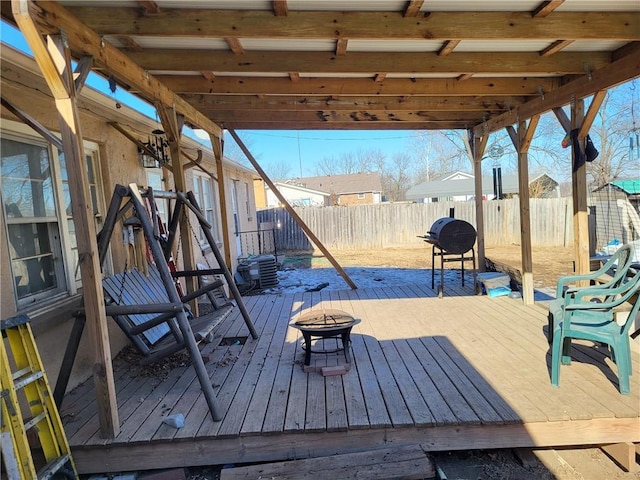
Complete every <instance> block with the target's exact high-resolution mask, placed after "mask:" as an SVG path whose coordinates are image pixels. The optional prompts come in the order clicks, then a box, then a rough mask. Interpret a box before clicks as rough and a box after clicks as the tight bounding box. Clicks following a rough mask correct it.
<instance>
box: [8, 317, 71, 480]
mask: <svg viewBox="0 0 640 480" xmlns="http://www.w3.org/2000/svg"><path fill="white" fill-rule="evenodd" d="M29 322H30V319H29V317H28V316H26V315H18V316H16V317H12V318H9V319H7V320H0V330H1V331H2V338H0V404H1V406H2V412H1V413H2V417H1V418H2V430H1V437H0V438H1V440H2V461H3V464H4V474H6V475H7V476H8V478H9V480H32V479H36V478H37V479H38V480H43V479H48V478H51V477H53V476H54V475H56V474H58V476H60V475H62V476H64V477H66V478H78V474H77V472H76V469H75V465H74V464H73V460H72V458H71V450H70V449H69V443H68V442H67V437H66V436H65V433H64V430H63V428H62V421H61V420H60V415H59V413H58V409H57V408H56V404H55V403H54V400H53V396H52V394H51V388H50V386H49V381H48V380H47V376H46V374H45V372H44V369H43V367H42V360H41V359H40V354H39V353H38V349H37V347H36V344H35V340H34V338H33V332H32V331H31V325H30V323H29ZM5 338H6V340H5ZM12 368H14V370H12ZM22 406H23V407H24V410H25V414H24V415H23V410H22ZM27 406H28V408H27ZM25 418H26V419H27V420H26V421H25ZM29 430H33V431H34V432H36V433H37V438H38V440H39V447H40V448H41V449H42V455H43V456H44V461H42V462H41V463H44V465H42V466H40V465H39V468H38V470H36V466H35V463H34V458H33V457H34V456H33V454H32V450H31V447H30V441H29V440H30V439H29V437H30V435H29V436H28V434H27V432H28V431H29ZM31 437H32V438H31V441H32V443H36V445H35V446H34V447H33V448H34V450H35V449H37V448H38V445H37V442H35V436H31Z"/></svg>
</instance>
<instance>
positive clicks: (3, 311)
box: [0, 44, 257, 388]
mask: <svg viewBox="0 0 640 480" xmlns="http://www.w3.org/2000/svg"><path fill="white" fill-rule="evenodd" d="M1 57H2V58H1V60H2V77H1V81H2V83H1V86H2V97H3V98H4V99H6V100H8V101H9V102H10V103H11V104H13V105H14V106H15V107H17V108H18V109H19V110H20V111H22V112H23V113H24V114H27V115H28V116H30V117H31V118H33V119H34V120H35V121H36V122H37V123H39V124H40V125H42V126H43V127H44V129H45V130H49V131H50V132H51V133H52V134H53V135H54V136H58V137H59V134H58V133H57V131H58V129H59V120H58V113H57V110H56V107H55V103H54V101H53V99H52V97H51V96H50V94H48V92H49V89H48V87H47V86H46V84H45V82H44V80H43V78H42V76H41V73H40V70H39V69H38V67H37V66H36V63H35V62H34V60H33V59H32V58H30V57H28V56H26V55H24V54H22V53H20V52H18V51H16V50H13V49H12V48H10V47H8V46H6V45H4V44H3V45H2V50H1ZM115 103H116V102H115V100H114V99H113V98H111V97H109V96H106V95H104V94H102V93H99V92H97V91H95V90H92V89H91V88H90V87H89V86H85V87H84V88H83V89H82V91H81V94H80V96H79V99H78V107H79V115H80V122H81V125H82V129H83V131H82V134H83V138H84V148H85V159H86V166H87V172H88V177H89V190H90V193H91V200H92V204H93V209H94V212H93V213H94V219H95V226H96V231H99V230H100V228H101V226H102V224H103V222H104V219H105V213H106V207H107V205H108V203H109V200H110V198H111V195H112V192H113V190H114V187H115V186H116V185H117V184H121V185H129V184H131V183H136V184H138V185H139V186H152V187H153V188H154V189H159V190H170V189H175V186H174V184H173V176H172V174H171V173H170V172H169V171H168V170H167V169H164V168H144V167H143V166H142V163H141V160H142V159H141V157H140V156H139V154H138V148H137V146H136V144H135V143H134V142H132V141H131V140H130V139H128V138H127V137H125V136H124V135H123V134H122V133H120V132H119V131H117V130H116V129H115V128H112V127H111V126H109V123H110V122H116V123H117V124H118V125H120V127H121V128H123V129H125V130H126V131H127V132H128V133H129V135H130V136H132V137H135V138H136V139H138V140H139V141H142V142H146V141H147V138H148V136H149V135H150V133H151V131H152V130H154V129H156V128H158V123H157V121H155V120H154V119H151V118H149V117H146V116H144V115H142V114H140V113H139V112H137V111H135V110H133V109H131V108H129V107H127V106H124V105H123V106H121V107H119V108H116V106H115ZM1 118H2V122H1V124H0V185H1V189H0V195H1V197H2V208H0V273H1V276H0V318H3V319H4V318H8V317H11V316H13V315H15V314H16V313H18V312H20V313H27V314H29V316H30V317H31V318H32V320H33V326H34V331H35V334H36V340H37V341H38V343H39V347H40V354H41V356H42V357H43V362H44V364H45V367H49V366H51V367H52V368H51V369H50V377H49V380H50V381H51V382H52V383H55V381H56V375H57V372H58V367H59V365H60V362H61V359H62V356H63V354H64V347H65V345H66V341H67V338H68V332H69V330H70V328H71V324H72V322H73V316H72V314H71V312H72V311H74V310H75V309H77V306H78V304H79V301H80V300H81V289H82V282H81V279H80V275H79V268H78V254H77V247H76V241H75V232H76V226H75V224H74V219H73V216H72V214H71V208H70V207H71V199H70V195H69V185H68V181H67V172H66V164H65V157H64V152H63V151H62V150H58V148H56V147H55V146H53V145H52V144H50V143H48V142H47V141H46V140H45V139H44V138H43V137H42V136H41V135H40V134H38V133H37V132H36V131H35V130H33V129H32V128H31V127H30V126H28V125H27V124H26V123H25V122H23V121H21V120H20V119H19V118H18V117H16V116H15V115H14V114H12V113H10V112H9V111H8V110H7V109H5V108H4V107H3V108H2V111H1ZM31 124H32V125H34V124H33V123H31ZM181 145H182V148H183V150H184V151H186V152H190V153H191V154H192V156H194V157H195V152H196V151H197V150H202V151H203V155H202V160H201V162H200V164H199V165H200V167H202V168H199V167H192V168H189V169H186V171H185V176H186V185H187V186H188V188H189V189H190V190H193V192H194V195H195V196H196V199H197V201H198V203H199V205H200V207H201V208H202V210H203V212H204V214H205V217H206V218H207V220H208V221H209V223H211V224H212V233H213V236H214V238H215V239H216V240H217V241H218V244H219V245H220V248H221V250H222V248H223V246H222V245H223V244H222V232H223V229H222V221H221V215H220V202H219V196H218V183H217V177H216V176H214V175H212V174H211V173H210V172H215V171H216V167H215V162H214V159H213V155H212V153H211V152H210V151H209V150H207V147H204V146H203V145H201V144H200V143H198V142H196V141H195V140H192V139H189V138H187V137H184V136H183V139H182V142H181ZM184 163H186V162H184ZM223 172H224V178H225V191H226V196H227V199H226V205H227V208H228V215H227V217H228V229H229V232H231V233H230V235H231V236H233V235H234V232H235V231H237V230H241V231H243V230H245V231H246V230H256V212H255V203H254V198H253V188H252V185H253V181H254V179H255V178H257V174H256V172H254V171H253V170H250V169H247V168H246V167H243V166H241V165H238V164H235V163H233V162H231V161H227V160H225V161H224V162H223ZM164 202H165V201H162V200H159V201H158V202H157V203H158V208H159V210H160V212H161V215H163V216H164V218H165V219H167V215H168V212H169V205H167V204H166V203H164ZM191 223H192V225H193V232H192V233H193V234H192V235H190V238H189V239H188V241H190V242H191V243H192V244H193V247H194V248H193V251H194V256H195V261H196V262H197V263H204V264H211V265H212V266H215V258H214V257H213V254H212V253H211V252H208V251H206V250H205V251H203V249H202V248H200V247H201V245H203V241H204V236H203V233H202V232H201V231H200V229H199V226H198V223H197V222H196V221H195V217H192V222H191ZM237 240H238V239H237V238H236V239H235V241H234V239H233V238H231V239H230V242H229V243H230V250H231V252H230V253H231V258H232V260H233V261H234V262H236V259H237V257H241V256H242V255H243V252H242V251H239V246H241V244H240V242H239V241H237ZM178 257H179V255H178ZM178 260H180V258H178ZM126 265H127V255H126V251H125V248H124V247H123V244H122V240H121V233H120V226H118V227H117V231H115V232H114V235H113V236H112V240H111V244H110V252H109V255H108V259H107V261H106V262H105V265H104V269H103V273H104V274H110V273H115V272H118V271H122V270H123V269H124V268H125V266H126ZM232 267H233V268H234V269H235V265H232ZM109 337H110V342H111V348H112V351H113V352H114V354H115V353H117V352H118V351H119V350H120V349H121V348H122V347H123V346H124V345H126V343H127V340H126V339H125V337H124V335H123V334H122V333H121V332H120V330H119V328H117V326H116V325H115V322H111V321H110V322H109ZM42 338H44V339H46V341H42V342H41V341H40V339H42ZM89 347H90V342H85V343H83V344H81V347H80V351H79V353H78V356H77V357H76V363H75V365H76V367H74V373H73V376H72V378H71V382H70V384H69V387H70V388H71V387H73V386H74V384H77V383H78V382H79V381H82V380H84V379H86V378H87V377H88V376H90V375H91V371H92V354H91V352H89V351H88V348H89ZM47 370H49V368H47Z"/></svg>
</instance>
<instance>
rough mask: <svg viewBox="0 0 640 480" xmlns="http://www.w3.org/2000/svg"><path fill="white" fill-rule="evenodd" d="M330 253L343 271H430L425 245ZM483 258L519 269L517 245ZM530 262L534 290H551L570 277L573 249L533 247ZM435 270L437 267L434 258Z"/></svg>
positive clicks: (457, 265) (488, 252)
mask: <svg viewBox="0 0 640 480" xmlns="http://www.w3.org/2000/svg"><path fill="white" fill-rule="evenodd" d="M330 253H331V254H332V255H333V256H334V258H335V259H336V260H337V261H338V263H339V264H340V265H341V266H343V267H382V266H387V267H402V268H431V246H429V245H426V244H425V245H424V246H416V247H407V248H383V249H376V250H330ZM485 256H486V257H487V258H488V259H490V260H492V261H493V262H499V263H502V264H505V265H508V266H509V267H511V268H513V269H516V270H519V271H520V270H521V268H522V260H521V256H522V253H521V249H520V245H506V246H499V247H493V246H490V247H486V248H485ZM320 257H322V254H321V253H320V252H316V254H315V255H314V258H320ZM532 258H533V282H534V286H535V287H555V285H556V283H557V280H558V277H560V276H563V275H569V274H571V273H573V248H571V247H566V248H565V247H534V248H533V249H532ZM312 264H313V263H312ZM323 266H326V264H324V265H323ZM436 266H437V267H439V266H440V263H439V261H438V259H437V258H436ZM469 267H470V263H468V262H467V264H466V265H465V268H469ZM445 268H460V263H458V262H450V263H446V264H445Z"/></svg>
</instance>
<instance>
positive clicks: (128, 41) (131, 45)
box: [115, 35, 143, 52]
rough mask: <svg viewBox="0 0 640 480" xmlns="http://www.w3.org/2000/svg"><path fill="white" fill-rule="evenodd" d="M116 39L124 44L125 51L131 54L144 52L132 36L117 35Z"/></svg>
mask: <svg viewBox="0 0 640 480" xmlns="http://www.w3.org/2000/svg"><path fill="white" fill-rule="evenodd" d="M115 37H116V38H117V39H118V41H119V42H120V43H121V44H122V46H123V48H124V49H126V50H129V51H131V52H142V50H143V49H142V47H141V46H140V44H139V43H138V42H136V41H135V40H134V39H133V38H132V37H131V35H116V36H115Z"/></svg>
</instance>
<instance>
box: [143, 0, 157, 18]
mask: <svg viewBox="0 0 640 480" xmlns="http://www.w3.org/2000/svg"><path fill="white" fill-rule="evenodd" d="M138 3H139V4H140V6H141V7H142V11H143V12H144V14H145V15H157V14H159V13H160V7H159V6H158V4H157V3H156V2H151V1H147V0H138Z"/></svg>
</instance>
